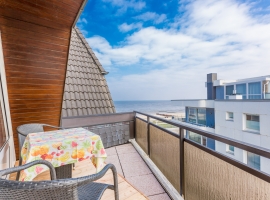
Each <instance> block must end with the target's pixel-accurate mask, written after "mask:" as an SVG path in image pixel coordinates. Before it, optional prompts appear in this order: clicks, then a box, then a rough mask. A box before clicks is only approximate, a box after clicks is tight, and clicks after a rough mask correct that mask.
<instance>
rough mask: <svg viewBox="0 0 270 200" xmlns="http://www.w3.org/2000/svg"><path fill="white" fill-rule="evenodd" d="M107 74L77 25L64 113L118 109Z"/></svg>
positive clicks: (71, 51)
mask: <svg viewBox="0 0 270 200" xmlns="http://www.w3.org/2000/svg"><path fill="white" fill-rule="evenodd" d="M106 74H107V72H106V71H105V70H104V68H103V67H102V65H101V64H100V62H99V60H98V59H97V57H96V56H95V54H94V52H93V50H92V49H91V47H90V46H89V44H88V43H87V41H86V40H85V38H84V37H83V35H82V33H81V32H80V31H79V29H78V28H73V29H72V34H71V41H70V50H69V56H68V66H67V72H66V81H65V92H64V98H63V106H62V117H75V116H85V115H93V114H107V113H115V107H114V103H113V100H112V98H111V95H110V91H109V88H108V85H107V82H106V79H105V77H104V75H106Z"/></svg>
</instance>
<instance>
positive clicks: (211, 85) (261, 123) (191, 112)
mask: <svg viewBox="0 0 270 200" xmlns="http://www.w3.org/2000/svg"><path fill="white" fill-rule="evenodd" d="M269 80H270V76H262V77H256V78H248V79H241V80H229V81H228V80H218V79H217V74H208V75H207V82H206V87H207V99H206V100H178V101H179V103H180V104H181V106H185V108H186V118H185V121H186V123H191V124H194V126H197V127H198V128H200V129H207V130H208V131H209V130H210V131H211V132H213V133H215V134H219V135H222V136H225V137H229V138H232V139H235V140H239V141H241V142H244V143H248V144H252V145H255V146H259V147H261V148H266V149H270V96H269V94H270V92H269V91H270V84H269ZM186 136H187V137H189V138H190V139H192V140H193V141H195V142H198V143H200V144H202V145H205V146H207V147H209V148H211V149H214V150H216V151H218V152H220V153H223V154H225V155H227V156H229V157H232V158H234V159H236V160H238V161H241V162H244V163H246V164H247V165H248V166H251V167H253V168H255V169H258V170H261V171H264V172H266V173H268V174H270V160H269V159H267V158H264V157H261V156H258V155H256V154H253V153H250V152H247V151H244V150H242V149H238V148H236V147H234V146H230V145H227V144H224V143H221V142H218V141H213V140H212V139H210V138H205V137H203V136H201V135H198V134H196V133H192V132H188V131H187V134H186Z"/></svg>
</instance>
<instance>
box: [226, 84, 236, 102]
mask: <svg viewBox="0 0 270 200" xmlns="http://www.w3.org/2000/svg"><path fill="white" fill-rule="evenodd" d="M233 90H234V86H233V85H227V86H226V99H229V96H228V95H233Z"/></svg>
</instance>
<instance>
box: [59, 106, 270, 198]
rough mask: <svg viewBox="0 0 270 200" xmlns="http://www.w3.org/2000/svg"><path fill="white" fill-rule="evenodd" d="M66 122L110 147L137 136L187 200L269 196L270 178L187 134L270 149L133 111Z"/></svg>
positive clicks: (265, 152) (253, 149) (267, 153)
mask: <svg viewBox="0 0 270 200" xmlns="http://www.w3.org/2000/svg"><path fill="white" fill-rule="evenodd" d="M62 126H63V127H66V128H71V127H78V126H80V127H85V128H87V129H89V130H91V131H93V132H94V133H96V134H99V135H100V136H101V138H102V140H103V143H104V146H106V147H111V146H116V145H119V144H123V143H127V142H128V140H129V139H132V138H135V140H136V142H137V144H138V145H139V146H140V147H141V149H143V151H144V152H145V153H146V154H147V155H148V157H149V158H150V159H151V160H152V162H153V163H154V164H155V165H156V166H157V167H158V169H159V170H160V171H161V172H162V173H163V175H164V176H165V177H166V178H167V180H168V181H169V182H170V183H171V184H172V185H173V186H174V188H175V189H176V190H177V191H178V192H179V193H180V194H181V195H182V196H183V197H184V199H188V200H193V199H194V200H198V199H200V200H204V199H205V200H209V199H211V200H212V199H217V200H220V199H235V200H239V199H245V200H246V199H250V200H253V199H258V200H259V199H260V200H261V199H265V200H269V199H270V190H269V188H270V176H269V174H266V173H264V172H262V171H260V170H257V169H255V168H251V167H249V166H248V165H247V164H245V163H242V162H240V161H238V160H235V159H232V158H231V157H229V156H226V155H225V154H222V153H219V152H217V151H215V150H212V149H210V148H207V147H206V146H203V145H201V144H198V143H196V142H194V141H192V140H190V139H188V138H186V137H185V132H186V131H191V132H194V133H197V134H199V135H201V136H204V137H207V138H211V139H214V140H216V141H219V142H222V143H225V144H228V145H232V146H234V147H236V148H239V149H242V150H245V151H247V152H251V153H254V154H257V155H260V156H262V157H265V158H267V159H270V150H268V149H264V148H261V147H257V146H253V145H250V144H247V143H243V142H240V141H236V140H234V139H231V138H227V137H224V136H221V135H217V134H213V133H210V132H207V131H204V130H201V129H199V128H196V127H195V126H192V125H190V124H187V123H184V122H180V121H174V120H167V119H163V118H160V117H156V116H153V115H149V114H145V113H141V112H136V111H135V112H130V113H117V114H105V115H94V116H86V117H77V118H74V117H72V118H64V119H63V120H62Z"/></svg>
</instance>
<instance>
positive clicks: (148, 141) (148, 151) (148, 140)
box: [147, 116, 150, 157]
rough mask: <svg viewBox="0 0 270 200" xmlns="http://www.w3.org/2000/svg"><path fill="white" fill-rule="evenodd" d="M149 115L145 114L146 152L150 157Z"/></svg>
mask: <svg viewBox="0 0 270 200" xmlns="http://www.w3.org/2000/svg"><path fill="white" fill-rule="evenodd" d="M149 122H150V117H148V116H147V154H148V156H149V157H150V124H149Z"/></svg>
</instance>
